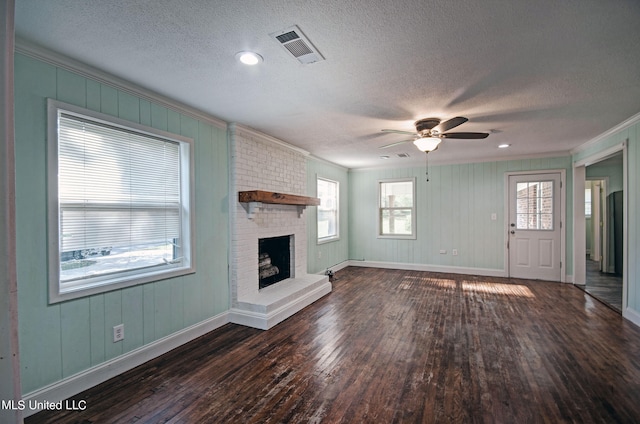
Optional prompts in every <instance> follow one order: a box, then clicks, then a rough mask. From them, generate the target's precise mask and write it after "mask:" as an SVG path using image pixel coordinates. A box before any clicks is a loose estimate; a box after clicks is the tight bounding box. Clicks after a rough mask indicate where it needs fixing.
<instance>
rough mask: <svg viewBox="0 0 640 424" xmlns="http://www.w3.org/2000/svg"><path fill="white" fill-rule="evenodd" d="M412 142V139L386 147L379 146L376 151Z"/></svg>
mask: <svg viewBox="0 0 640 424" xmlns="http://www.w3.org/2000/svg"><path fill="white" fill-rule="evenodd" d="M413 140H414V139H413V138H412V139H410V140H402V141H397V142H395V143H391V144H387V145H386V146H380V147H378V149H388V148H389V147H394V146H399V145H400V144H404V143H409V142H410V141H413Z"/></svg>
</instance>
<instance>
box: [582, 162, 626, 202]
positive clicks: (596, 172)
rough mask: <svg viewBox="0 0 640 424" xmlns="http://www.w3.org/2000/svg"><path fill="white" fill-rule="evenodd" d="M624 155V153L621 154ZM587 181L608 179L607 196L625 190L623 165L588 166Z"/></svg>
mask: <svg viewBox="0 0 640 424" xmlns="http://www.w3.org/2000/svg"><path fill="white" fill-rule="evenodd" d="M620 154H622V153H620ZM586 171H587V179H596V178H605V177H608V184H607V195H609V194H611V193H613V192H615V191H620V190H622V189H623V187H624V186H623V176H622V165H620V166H614V165H599V164H597V163H596V164H593V165H589V166H587V169H586Z"/></svg>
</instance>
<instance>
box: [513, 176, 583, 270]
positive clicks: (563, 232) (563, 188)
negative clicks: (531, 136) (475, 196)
mask: <svg viewBox="0 0 640 424" xmlns="http://www.w3.org/2000/svg"><path fill="white" fill-rule="evenodd" d="M538 174H560V224H561V227H560V261H561V263H562V267H561V269H560V281H561V282H563V283H565V282H567V280H568V278H567V265H566V263H567V257H566V256H567V252H566V249H567V243H566V240H567V225H566V222H567V194H566V193H567V171H566V169H538V170H532V171H507V172H505V173H504V215H503V216H504V217H505V221H504V246H505V249H504V264H505V271H506V274H507V275H508V276H510V269H511V267H510V266H509V177H512V176H518V175H538ZM583 191H584V190H583ZM583 196H584V193H583ZM582 213H583V215H584V208H583V211H582Z"/></svg>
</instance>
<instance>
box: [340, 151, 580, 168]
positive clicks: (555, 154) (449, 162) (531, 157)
mask: <svg viewBox="0 0 640 424" xmlns="http://www.w3.org/2000/svg"><path fill="white" fill-rule="evenodd" d="M561 157H566V158H570V157H571V154H570V152H569V151H567V150H562V151H557V152H549V153H544V154H529V155H514V156H508V157H504V156H490V157H487V158H482V159H476V160H473V159H468V160H459V161H456V160H442V161H438V160H434V159H432V158H431V157H429V166H446V165H467V164H470V163H488V162H508V161H512V160H534V159H549V158H561ZM422 167H424V163H422V164H418V163H415V162H414V163H408V164H406V165H404V166H398V165H397V164H389V165H380V166H367V167H362V168H349V172H359V171H377V170H383V169H399V168H401V169H405V168H422Z"/></svg>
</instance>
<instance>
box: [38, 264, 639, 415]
mask: <svg viewBox="0 0 640 424" xmlns="http://www.w3.org/2000/svg"><path fill="white" fill-rule="evenodd" d="M73 399H74V400H76V401H80V400H85V401H86V403H87V406H88V408H87V409H86V410H85V411H76V412H65V411H45V412H41V413H39V414H36V415H34V416H32V417H29V419H27V420H26V423H28V424H35V423H132V422H139V423H160V422H162V423H165V422H166V423H227V422H228V423H240V422H242V423H340V422H343V423H353V422H355V423H358V422H362V423H391V422H403V423H431V422H433V423H439V422H445V423H450V422H451V423H456V422H459V423H469V422H471V423H482V422H486V423H537V422H541V423H543V422H546V423H557V422H580V423H592V422H606V423H611V422H639V421H640V330H639V329H638V328H637V327H635V326H634V325H633V324H631V323H629V322H627V321H625V320H624V319H623V318H622V317H621V316H620V315H619V314H616V313H615V312H614V311H613V310H611V309H609V308H607V307H606V306H604V305H602V304H601V303H599V302H597V301H595V300H594V299H592V298H591V297H589V296H588V295H587V294H585V293H584V292H583V291H581V290H578V289H577V288H575V287H573V286H571V285H568V284H560V283H549V282H540V281H526V280H509V279H500V278H486V277H474V276H464V275H449V274H435V273H427V272H416V271H400V270H384V269H374V268H356V267H350V268H346V269H344V270H342V271H340V272H338V273H336V279H335V281H334V291H333V292H332V293H331V294H329V295H328V296H325V297H324V298H322V299H321V300H319V301H318V302H316V303H314V304H313V305H311V306H309V307H307V308H305V309H304V310H303V311H301V312H300V313H298V314H296V315H295V316H293V317H291V318H289V319H288V320H286V321H284V322H282V323H280V324H279V325H277V326H276V327H274V328H273V329H271V330H268V331H261V330H256V329H251V328H246V327H242V326H238V325H233V324H228V325H225V326H224V327H222V328H220V329H218V330H216V331H213V332H211V333H209V334H207V335H205V336H203V337H201V338H199V339H197V340H194V341H193V342H190V343H188V344H186V345H184V346H182V347H180V348H178V349H176V350H174V351H172V352H169V353H168V354H166V355H163V356H162V357H159V358H156V359H154V360H152V361H150V362H148V363H146V364H144V365H142V366H140V367H138V368H136V369H133V370H131V371H129V372H127V373H124V374H122V375H120V376H118V377H116V378H113V379H111V380H109V381H107V382H105V383H103V384H101V385H99V386H96V387H95V388H92V389H90V390H87V391H86V392H83V393H81V394H79V395H78V396H75V397H74V398H73Z"/></svg>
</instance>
